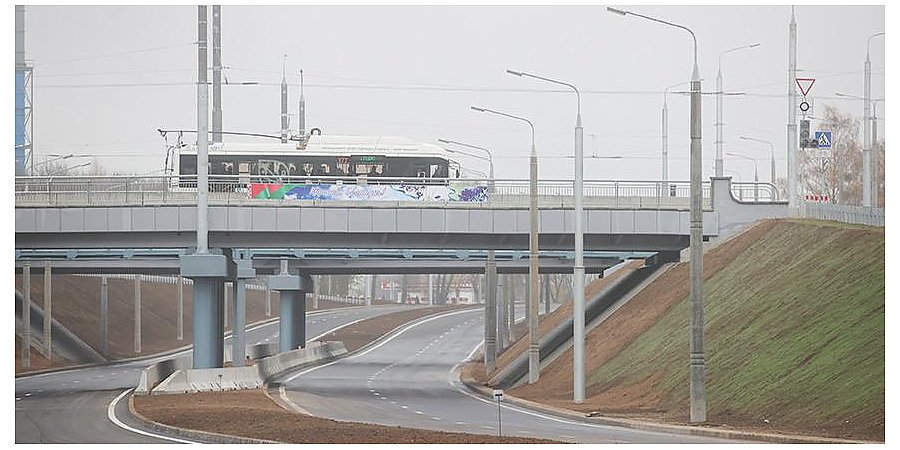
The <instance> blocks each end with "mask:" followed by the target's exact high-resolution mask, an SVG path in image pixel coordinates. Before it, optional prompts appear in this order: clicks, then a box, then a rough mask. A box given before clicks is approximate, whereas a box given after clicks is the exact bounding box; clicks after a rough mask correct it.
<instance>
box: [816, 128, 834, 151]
mask: <svg viewBox="0 0 900 450" xmlns="http://www.w3.org/2000/svg"><path fill="white" fill-rule="evenodd" d="M816 141H817V142H818V143H819V145H818V148H831V131H816Z"/></svg>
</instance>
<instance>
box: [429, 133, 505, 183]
mask: <svg viewBox="0 0 900 450" xmlns="http://www.w3.org/2000/svg"><path fill="white" fill-rule="evenodd" d="M438 142H441V143H444V144H452V145H458V146H460V147H467V148H471V149H475V150H481V151H483V152H484V154H485V155H487V158H485V157H483V156H478V155H473V154H471V153H468V152H464V151H460V150H452V149H449V148H447V149H444V150H447V151H448V152H450V153H459V154H461V155H466V156H471V157H473V158H478V159H481V160H483V161H487V162H488V164H489V165H490V168H491V173H490V179H491V191H493V190H494V155H493V154H492V153H491V151H490V150H488V149H486V148H484V147H479V146H477V145H472V144H466V143H463V142H458V141H452V140H450V139H438Z"/></svg>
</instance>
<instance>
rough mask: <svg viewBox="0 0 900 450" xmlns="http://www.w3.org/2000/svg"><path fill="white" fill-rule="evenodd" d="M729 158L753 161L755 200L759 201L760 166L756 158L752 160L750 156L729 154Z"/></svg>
mask: <svg viewBox="0 0 900 450" xmlns="http://www.w3.org/2000/svg"><path fill="white" fill-rule="evenodd" d="M726 154H727V155H728V156H736V157H738V158H743V159H748V160H750V161H753V200H754V201H756V202H758V201H759V164H757V160H756V158H751V157H749V156H744V155H741V154H740V153H733V152H727V153H726Z"/></svg>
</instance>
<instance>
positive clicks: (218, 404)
mask: <svg viewBox="0 0 900 450" xmlns="http://www.w3.org/2000/svg"><path fill="white" fill-rule="evenodd" d="M134 407H135V410H137V411H138V412H139V413H140V414H141V415H143V416H144V417H146V418H148V419H150V420H153V421H155V422H160V423H164V424H166V425H170V426H175V427H180V428H188V429H192V430H200V431H206V432H212V433H220V434H227V435H232V436H241V437H248V438H253V439H264V440H270V441H279V442H285V443H292V444H313V443H315V444H426V443H443V444H488V443H498V444H499V443H503V444H537V443H554V441H548V440H542V439H530V438H515V437H503V438H500V437H496V436H489V435H480V434H466V433H448V432H443V431H431V430H420V429H415V428H402V427H389V426H382V425H371V424H364V423H356V422H338V421H335V420H330V419H323V418H319V417H313V416H307V415H303V414H295V413H292V412H288V411H285V410H284V409H282V408H281V407H279V406H278V405H277V404H276V403H275V402H273V401H272V400H271V399H270V398H269V397H267V396H266V394H265V392H264V391H262V390H260V389H255V390H247V391H228V392H206V393H197V394H185V395H153V396H141V397H134Z"/></svg>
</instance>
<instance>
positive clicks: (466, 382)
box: [458, 362, 884, 444]
mask: <svg viewBox="0 0 900 450" xmlns="http://www.w3.org/2000/svg"><path fill="white" fill-rule="evenodd" d="M468 363H470V362H467V364H468ZM458 374H459V375H458V378H459V381H460V383H462V384H463V386H465V387H466V388H468V389H469V390H470V391H472V392H475V393H477V394H479V395H481V396H483V397H484V398H487V399H490V400H493V399H494V397H493V390H492V389H489V388H488V387H486V386H483V385H481V384H479V383H478V382H477V381H476V380H475V379H474V378H472V377H470V376H466V377H463V376H462V366H460V369H459V373H458ZM503 398H504V400H505V401H507V402H509V403H513V404H515V405H516V406H519V407H522V408H526V409H531V410H535V411H540V412H542V413H546V414H551V415H554V416H557V417H563V418H566V419H574V420H577V421H579V422H584V423H590V424H599V425H612V426H619V427H626V428H632V429H636V430H642V431H654V432H662V433H676V434H686V435H691V436H708V437H716V438H724V439H742V440H757V441H765V442H772V443H780V444H884V443H883V442H876V441H854V440H848V439H838V438H823V437H814V436H799V435H787V434H774V433H755V432H751V431H737V430H721V429H715V428H709V427H703V426H687V425H670V424H664V423H659V422H647V421H642V420H633V419H620V418H614V417H606V416H591V417H588V416H586V415H585V414H584V413H582V412H578V411H573V410H571V409H565V408H558V407H555V406H549V405H545V404H542V403H537V402H533V401H530V400H525V399H523V398H519V397H514V396H512V395H509V394H507V393H504V394H503Z"/></svg>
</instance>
